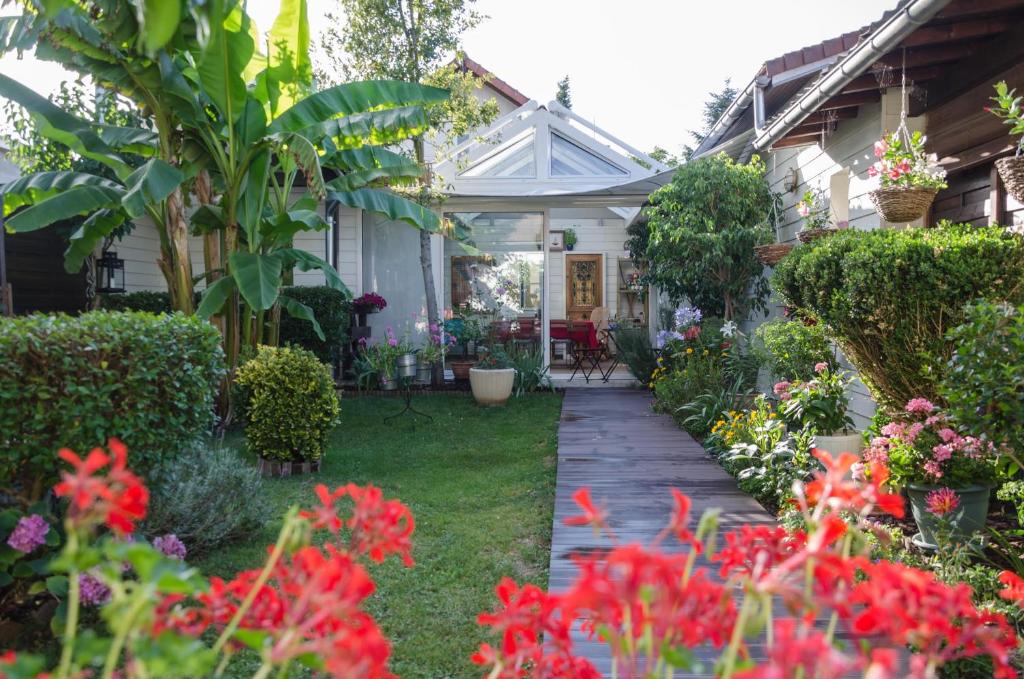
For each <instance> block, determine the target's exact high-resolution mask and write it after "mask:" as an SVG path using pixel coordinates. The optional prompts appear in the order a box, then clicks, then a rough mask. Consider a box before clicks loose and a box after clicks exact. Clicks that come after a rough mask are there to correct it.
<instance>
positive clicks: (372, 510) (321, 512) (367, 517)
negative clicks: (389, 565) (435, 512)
mask: <svg viewBox="0 0 1024 679" xmlns="http://www.w3.org/2000/svg"><path fill="white" fill-rule="evenodd" d="M316 494H317V497H318V498H319V499H320V505H319V506H317V507H315V508H314V509H312V510H305V511H302V512H300V513H299V516H301V517H302V518H304V519H308V520H309V521H310V522H311V523H312V526H313V529H314V530H327V531H329V532H330V533H331V534H332V535H338V534H339V533H340V531H341V529H342V528H343V527H346V528H348V529H349V531H350V534H349V544H348V548H349V549H350V550H351V551H352V553H354V554H356V555H359V556H364V555H365V556H368V557H369V558H370V559H371V560H373V561H376V562H377V563H380V562H382V561H383V560H384V558H385V557H386V556H387V555H388V554H399V555H401V557H402V561H403V562H404V563H405V565H406V566H412V565H413V559H412V533H413V531H414V530H415V529H416V523H415V521H414V520H413V516H412V512H411V511H409V508H408V507H406V506H405V505H404V504H402V503H401V502H399V501H398V500H385V499H384V493H383V492H382V491H381V489H380V488H377V487H375V486H357V485H356V484H354V483H350V484H348V485H347V486H339V487H337V488H335V489H334V490H333V491H329V490H328V489H327V486H325V485H323V484H319V485H317V487H316ZM345 496H348V497H349V498H350V499H351V500H352V502H353V507H352V515H351V516H350V517H348V518H347V519H345V518H342V517H341V516H339V515H338V510H339V508H338V507H337V506H336V504H335V502H336V501H337V500H339V499H341V498H343V497H345Z"/></svg>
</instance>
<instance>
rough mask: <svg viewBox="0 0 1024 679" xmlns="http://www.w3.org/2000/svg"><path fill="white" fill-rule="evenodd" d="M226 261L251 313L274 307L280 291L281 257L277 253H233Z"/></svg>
mask: <svg viewBox="0 0 1024 679" xmlns="http://www.w3.org/2000/svg"><path fill="white" fill-rule="evenodd" d="M228 261H229V262H230V263H231V275H232V276H233V277H234V279H235V284H236V285H237V286H238V292H239V293H241V295H242V297H243V298H245V301H246V302H247V303H248V304H249V306H250V307H252V309H253V311H262V310H265V309H269V308H270V307H272V306H274V302H275V301H277V294H278V291H279V290H280V289H281V264H282V261H281V257H280V256H279V255H278V253H270V254H263V253H261V252H244V251H243V252H233V253H231V255H230V257H229V258H228Z"/></svg>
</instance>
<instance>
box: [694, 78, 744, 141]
mask: <svg viewBox="0 0 1024 679" xmlns="http://www.w3.org/2000/svg"><path fill="white" fill-rule="evenodd" d="M737 94H739V91H738V90H737V89H736V88H735V87H733V86H732V81H731V80H730V79H729V78H726V79H725V82H724V83H723V84H722V89H720V90H718V91H713V92H708V98H707V99H706V100H705V101H704V111H703V112H702V113H701V119H702V120H703V121H704V127H703V128H701V129H700V130H690V137H692V138H693V142H694V145H693V146H692V147H691V146H689V145H687V146H684V147H683V154H684V155H685V157H686V158H689V157H690V156H692V155H693V152H694V150H695V149H696V147H698V146H700V145H701V142H703V141H704V140H705V139H706V138H707V136H708V134H710V133H711V128H712V127H714V124H715V123H716V122H718V119H719V118H721V117H722V114H723V113H725V109H727V108H729V104H731V103H732V101H733V99H735V98H736V95H737Z"/></svg>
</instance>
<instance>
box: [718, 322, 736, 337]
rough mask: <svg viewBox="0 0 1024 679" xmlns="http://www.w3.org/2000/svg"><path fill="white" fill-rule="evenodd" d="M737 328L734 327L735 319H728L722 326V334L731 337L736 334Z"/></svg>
mask: <svg viewBox="0 0 1024 679" xmlns="http://www.w3.org/2000/svg"><path fill="white" fill-rule="evenodd" d="M737 330H738V328H737V327H736V321H728V322H726V323H725V324H724V325H723V326H722V331H721V332H722V336H723V337H732V336H734V335H735V334H736V331H737Z"/></svg>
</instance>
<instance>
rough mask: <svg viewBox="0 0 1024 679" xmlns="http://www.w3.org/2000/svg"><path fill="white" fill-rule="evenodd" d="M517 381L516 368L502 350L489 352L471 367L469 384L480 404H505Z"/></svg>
mask: <svg viewBox="0 0 1024 679" xmlns="http://www.w3.org/2000/svg"><path fill="white" fill-rule="evenodd" d="M515 381H516V370H515V368H513V367H512V362H511V361H510V360H509V358H508V356H506V355H505V352H503V351H501V350H494V351H489V352H487V355H485V356H484V357H483V358H481V359H480V360H479V361H477V363H476V365H475V366H473V367H472V368H470V369H469V385H470V387H471V388H472V390H473V398H475V399H476V402H477V403H479V404H480V405H487V406H502V405H505V403H506V402H507V401H508V397H509V396H511V395H512V387H513V385H514V384H515Z"/></svg>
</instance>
